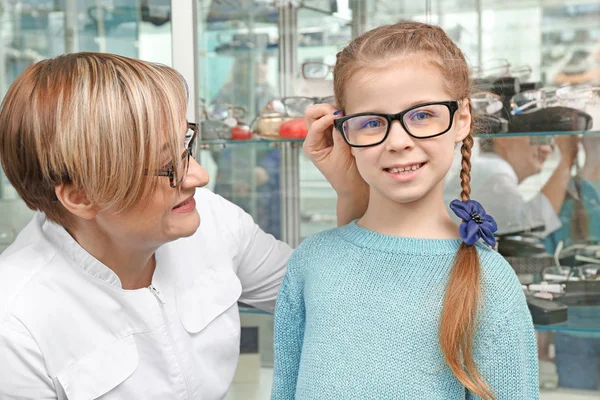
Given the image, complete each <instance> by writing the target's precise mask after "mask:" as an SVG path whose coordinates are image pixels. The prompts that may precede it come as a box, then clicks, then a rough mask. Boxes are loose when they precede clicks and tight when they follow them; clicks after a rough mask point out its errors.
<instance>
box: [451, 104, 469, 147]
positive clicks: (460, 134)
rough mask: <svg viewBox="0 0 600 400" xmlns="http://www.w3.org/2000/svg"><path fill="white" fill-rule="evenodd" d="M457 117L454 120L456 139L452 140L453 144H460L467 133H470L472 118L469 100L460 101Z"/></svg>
mask: <svg viewBox="0 0 600 400" xmlns="http://www.w3.org/2000/svg"><path fill="white" fill-rule="evenodd" d="M457 113H458V117H455V118H457V120H456V126H457V128H458V129H457V130H456V138H455V139H454V141H455V143H460V142H462V141H463V140H464V139H465V138H466V137H467V136H469V133H470V132H471V119H472V118H473V116H472V115H471V107H470V103H469V99H464V100H463V101H461V104H460V106H459V108H458V111H457Z"/></svg>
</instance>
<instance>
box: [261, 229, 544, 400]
mask: <svg viewBox="0 0 600 400" xmlns="http://www.w3.org/2000/svg"><path fill="white" fill-rule="evenodd" d="M460 243H461V241H460V240H458V239H456V240H455V239H448V240H443V239H414V238H401V237H393V236H386V235H382V234H379V233H376V232H373V231H369V230H367V229H364V228H361V227H359V226H358V225H356V223H354V222H353V223H351V224H349V225H347V226H344V227H341V228H337V229H334V230H330V231H327V232H322V233H320V234H317V235H315V236H312V237H310V238H308V239H307V240H305V241H304V242H303V243H302V244H301V246H300V247H299V248H298V249H297V250H296V251H295V252H294V254H293V255H292V258H291V259H290V261H289V264H288V272H287V275H286V277H285V280H284V282H283V285H282V287H281V291H280V292H279V297H278V299H277V306H276V310H275V371H274V383H273V392H272V399H273V400H282V399H297V400H316V399H325V400H338V399H339V400H342V399H343V400H348V399H360V400H367V399H377V400H379V399H382V400H383V399H385V400H392V399H410V400H413V399H418V400H421V399H424V400H438V399H439V400H442V399H465V398H467V399H471V398H478V397H477V396H474V395H471V394H470V393H468V392H467V391H466V390H465V388H464V387H463V386H462V385H461V384H460V382H459V381H458V380H457V379H456V378H455V377H454V375H453V374H452V372H451V371H450V368H448V366H447V365H446V364H445V362H444V359H443V355H442V352H441V348H440V345H439V339H438V328H439V322H440V314H441V310H442V304H443V301H444V293H445V286H446V282H447V280H448V276H449V273H450V270H451V268H452V263H453V259H454V256H455V255H456V252H457V249H458V247H459V245H460ZM477 249H478V252H479V256H480V259H481V264H482V283H481V284H482V306H481V311H480V313H479V321H478V329H477V333H476V336H475V342H474V355H475V360H476V363H477V365H478V367H479V369H480V371H481V372H482V374H483V376H484V378H485V379H486V380H487V382H488V383H489V384H490V386H491V388H492V390H493V392H494V393H495V395H496V399H497V400H512V399H523V400H535V399H538V398H539V393H538V366H537V346H536V339H535V332H534V328H533V323H532V320H531V316H530V314H529V311H528V309H527V304H526V302H525V297H524V295H523V292H522V289H521V285H520V283H519V281H518V279H517V277H516V275H515V273H514V272H513V270H512V268H511V267H510V265H509V264H508V263H507V262H506V261H505V260H504V259H503V258H502V256H500V255H499V254H498V253H496V252H495V251H493V250H491V249H489V248H487V247H484V246H483V245H477Z"/></svg>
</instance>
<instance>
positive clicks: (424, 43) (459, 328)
mask: <svg viewBox="0 0 600 400" xmlns="http://www.w3.org/2000/svg"><path fill="white" fill-rule="evenodd" d="M409 56H412V57H414V56H419V57H421V58H420V59H421V60H424V61H426V62H428V63H430V64H431V65H433V66H434V67H435V68H437V69H438V70H439V71H440V73H441V74H442V76H443V77H444V85H445V87H444V90H445V91H446V92H447V93H448V94H450V95H451V96H452V98H454V99H468V98H469V97H470V94H471V91H472V82H471V79H470V74H469V68H468V66H467V62H466V60H465V57H464V55H463V53H462V52H461V51H460V49H459V48H458V47H457V46H456V44H454V42H452V40H451V39H450V38H449V37H448V35H446V33H445V32H444V31H443V30H442V29H441V28H439V27H437V26H432V25H428V24H423V23H419V22H399V23H397V24H394V25H384V26H380V27H378V28H376V29H373V30H371V31H369V32H366V33H365V34H363V35H361V36H359V37H358V38H356V39H355V40H353V41H352V42H351V43H350V44H349V45H348V46H347V47H346V48H344V49H343V50H342V51H340V52H339V53H338V54H337V62H336V65H335V68H334V72H333V74H334V78H333V83H334V91H335V98H336V100H337V102H338V105H339V108H340V109H342V110H343V109H344V108H345V90H346V85H347V84H348V83H349V82H350V81H351V79H352V77H353V76H354V75H355V74H356V73H357V72H358V71H360V70H361V69H367V70H369V69H370V70H373V69H374V68H379V67H385V66H386V65H388V62H389V61H390V60H395V59H397V58H398V57H409ZM468 107H469V111H470V112H471V115H472V114H473V113H472V109H471V105H470V104H468ZM474 124H475V120H474V118H471V130H470V132H469V135H468V136H467V137H466V138H465V139H464V140H463V144H462V148H461V153H462V170H461V173H460V177H461V187H462V193H461V198H462V200H463V201H465V200H468V199H469V196H470V194H471V187H470V180H471V178H470V173H471V162H470V160H471V148H472V147H473V136H472V134H473V130H474ZM480 280H481V266H480V262H479V255H478V253H477V249H476V248H475V247H474V246H467V245H466V244H464V243H463V244H462V245H461V246H460V248H459V249H458V252H457V254H456V258H455V260H454V266H453V268H452V272H451V274H450V278H449V281H448V285H447V287H446V294H445V299H444V306H443V310H442V315H441V323H440V333H439V338H440V344H441V348H442V352H443V354H444V358H445V360H446V362H447V364H448V366H449V367H450V369H451V370H452V372H453V374H454V375H455V376H456V378H457V379H458V380H459V381H460V382H461V383H462V384H463V385H464V386H465V387H466V388H467V389H468V390H470V391H471V392H473V393H475V394H477V395H479V396H480V397H482V398H484V399H493V398H494V395H493V393H492V391H491V389H490V388H489V386H488V384H487V382H486V381H485V379H484V378H483V377H482V376H481V373H480V372H479V370H478V368H477V366H476V365H475V360H474V357H473V336H474V334H475V329H476V321H477V312H478V309H479V302H480V292H481V289H480Z"/></svg>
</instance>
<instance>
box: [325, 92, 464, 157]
mask: <svg viewBox="0 0 600 400" xmlns="http://www.w3.org/2000/svg"><path fill="white" fill-rule="evenodd" d="M460 104H461V100H449V101H434V102H429V103H423V104H417V105H416V106H412V107H410V108H408V109H406V110H404V111H400V112H399V113H397V114H382V113H373V112H364V113H358V114H351V115H345V116H343V117H340V118H336V119H334V120H333V125H334V126H335V129H336V130H337V131H338V132H339V133H340V134H341V135H342V137H343V138H344V141H345V142H346V143H347V144H348V146H350V147H359V148H360V147H372V146H377V145H380V144H381V143H383V142H385V140H386V139H387V138H388V136H389V134H390V128H391V126H392V122H394V121H398V122H400V125H402V128H403V129H404V131H405V132H406V133H407V134H408V135H409V136H410V137H413V138H415V139H431V138H434V137H437V136H441V135H443V134H444V133H446V132H448V131H449V130H450V128H452V123H453V122H454V115H455V114H456V111H458V109H459V108H460ZM436 105H440V106H446V107H448V110H449V111H450V121H449V123H448V127H447V128H446V129H445V130H444V131H442V132H440V133H436V134H435V135H429V136H415V135H413V134H412V133H410V130H409V129H408V128H407V127H406V125H405V124H404V116H405V115H406V114H408V113H409V112H411V111H413V110H415V109H417V108H421V107H426V106H436ZM369 115H372V116H375V117H383V118H385V119H386V120H387V122H388V124H387V130H386V132H385V135H384V136H383V138H382V139H381V140H380V141H379V142H377V143H373V144H351V143H350V141H349V140H348V138H347V137H346V134H345V133H344V123H345V122H346V121H348V120H350V119H352V118H356V117H364V116H369Z"/></svg>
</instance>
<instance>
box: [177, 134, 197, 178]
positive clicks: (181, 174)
mask: <svg viewBox="0 0 600 400" xmlns="http://www.w3.org/2000/svg"><path fill="white" fill-rule="evenodd" d="M195 133H196V131H195V130H194V128H193V127H191V126H188V130H187V132H186V134H185V151H184V152H183V154H182V155H181V159H180V160H179V162H178V163H177V165H176V167H175V168H174V169H173V185H174V186H175V187H177V186H179V185H181V182H183V180H184V179H185V176H186V175H187V172H188V169H189V167H190V158H191V157H192V158H195V157H196V143H195V142H196V135H195Z"/></svg>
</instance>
